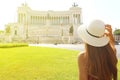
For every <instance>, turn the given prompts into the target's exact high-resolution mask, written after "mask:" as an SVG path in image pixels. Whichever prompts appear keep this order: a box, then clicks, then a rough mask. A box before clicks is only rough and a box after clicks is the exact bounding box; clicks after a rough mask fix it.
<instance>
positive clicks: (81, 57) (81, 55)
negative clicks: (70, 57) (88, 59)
mask: <svg viewBox="0 0 120 80" xmlns="http://www.w3.org/2000/svg"><path fill="white" fill-rule="evenodd" d="M84 55H85V51H83V52H80V53H79V54H78V60H79V61H80V62H81V61H84V60H85V57H84Z"/></svg>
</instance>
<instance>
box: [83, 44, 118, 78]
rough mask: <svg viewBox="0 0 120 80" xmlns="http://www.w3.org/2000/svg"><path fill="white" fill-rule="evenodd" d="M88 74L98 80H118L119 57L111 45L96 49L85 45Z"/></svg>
mask: <svg viewBox="0 0 120 80" xmlns="http://www.w3.org/2000/svg"><path fill="white" fill-rule="evenodd" d="M85 48H86V57H87V71H88V74H89V75H91V76H93V77H96V78H97V80H112V79H113V80H117V57H116V53H115V51H114V50H113V49H112V47H111V46H110V44H107V45H106V46H103V47H94V46H91V45H89V44H85Z"/></svg>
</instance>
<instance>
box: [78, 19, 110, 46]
mask: <svg viewBox="0 0 120 80" xmlns="http://www.w3.org/2000/svg"><path fill="white" fill-rule="evenodd" d="M104 33H105V24H104V22H102V21H101V20H94V21H92V22H91V23H90V24H89V25H88V26H85V25H81V26H80V27H78V36H79V37H80V38H81V39H82V40H83V41H84V42H85V43H88V44H89V45H92V46H95V47H102V46H105V45H107V44H108V42H109V38H108V37H107V36H106V35H104Z"/></svg>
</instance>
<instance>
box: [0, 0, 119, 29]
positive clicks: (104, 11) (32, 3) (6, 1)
mask: <svg viewBox="0 0 120 80" xmlns="http://www.w3.org/2000/svg"><path fill="white" fill-rule="evenodd" d="M24 2H26V3H27V4H28V6H29V7H30V8H31V9H33V10H44V11H47V10H54V11H59V10H60V11H64V10H65V11H66V10H69V8H70V7H71V6H72V4H73V3H74V2H75V3H77V4H78V6H79V7H81V8H82V21H83V23H84V24H87V23H89V22H90V21H91V20H93V19H101V20H103V21H104V22H105V23H106V24H107V23H108V24H111V25H112V27H113V29H115V28H120V9H119V8H120V5H119V4H120V0H2V1H1V2H0V12H1V13H0V29H4V25H5V24H7V23H10V22H16V21H17V7H18V6H20V5H21V4H22V3H24Z"/></svg>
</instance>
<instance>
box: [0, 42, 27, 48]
mask: <svg viewBox="0 0 120 80" xmlns="http://www.w3.org/2000/svg"><path fill="white" fill-rule="evenodd" d="M25 46H28V44H27V43H0V48H12V47H25Z"/></svg>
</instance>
